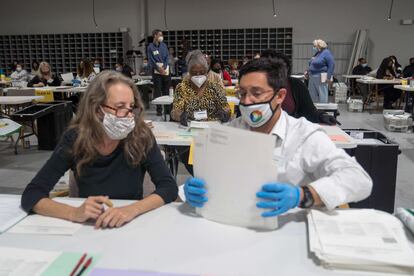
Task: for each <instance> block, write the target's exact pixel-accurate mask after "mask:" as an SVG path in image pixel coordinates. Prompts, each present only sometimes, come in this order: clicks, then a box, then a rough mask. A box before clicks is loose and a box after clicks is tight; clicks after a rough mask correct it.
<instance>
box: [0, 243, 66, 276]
mask: <svg viewBox="0 0 414 276" xmlns="http://www.w3.org/2000/svg"><path fill="white" fill-rule="evenodd" d="M60 254H61V252H55V251H40V250H29V249H18V248H13V247H0V275H2V276H3V275H4V276H6V275H7V276H26V275H27V276H33V275H41V274H42V273H43V272H44V271H45V270H46V269H47V268H48V267H49V265H50V264H52V263H53V262H54V261H55V260H56V259H57V258H58V257H59V255H60Z"/></svg>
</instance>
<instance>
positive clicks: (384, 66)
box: [377, 57, 395, 79]
mask: <svg viewBox="0 0 414 276" xmlns="http://www.w3.org/2000/svg"><path fill="white" fill-rule="evenodd" d="M390 62H392V58H391V57H386V58H384V59H383V60H382V62H381V65H380V66H379V67H378V70H377V78H379V79H382V78H383V77H384V76H385V75H386V71H387V69H388V71H389V72H390V73H391V74H393V75H394V77H395V73H394V70H393V68H392V66H390V65H389V64H390Z"/></svg>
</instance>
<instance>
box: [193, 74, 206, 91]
mask: <svg viewBox="0 0 414 276" xmlns="http://www.w3.org/2000/svg"><path fill="white" fill-rule="evenodd" d="M206 80H207V77H206V76H205V75H201V76H192V77H191V81H192V82H193V83H194V84H195V85H196V86H197V87H198V88H200V87H201V86H203V84H204V83H205V82H206Z"/></svg>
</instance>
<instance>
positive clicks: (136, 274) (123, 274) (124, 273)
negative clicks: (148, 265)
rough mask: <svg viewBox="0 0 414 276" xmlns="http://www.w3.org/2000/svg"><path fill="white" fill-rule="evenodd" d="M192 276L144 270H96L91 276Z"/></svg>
mask: <svg viewBox="0 0 414 276" xmlns="http://www.w3.org/2000/svg"><path fill="white" fill-rule="evenodd" d="M115 275H116V276H191V275H190V274H177V273H164V272H155V271H143V270H124V269H106V268H94V269H93V270H92V271H91V273H89V276H115Z"/></svg>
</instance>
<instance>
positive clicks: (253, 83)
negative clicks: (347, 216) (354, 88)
mask: <svg viewBox="0 0 414 276" xmlns="http://www.w3.org/2000/svg"><path fill="white" fill-rule="evenodd" d="M286 74H287V73H286V67H285V66H284V64H282V63H280V62H278V61H275V60H272V59H268V58H260V59H255V60H252V61H250V62H248V63H247V64H246V65H244V66H243V67H242V68H241V69H240V76H239V85H240V89H239V91H238V96H239V99H240V111H241V114H242V116H241V117H239V118H237V119H235V120H234V121H232V122H231V123H230V125H232V126H234V127H238V128H243V129H248V130H251V131H257V132H262V133H268V134H270V135H274V136H275V149H274V160H275V161H276V163H277V164H278V167H277V168H278V179H277V181H276V182H274V183H270V184H265V185H263V187H262V189H261V191H258V193H257V194H256V196H257V197H258V198H260V199H263V201H259V202H258V203H257V207H258V208H263V209H264V210H265V211H264V212H263V213H262V216H264V217H269V216H277V215H280V214H282V213H284V212H286V211H288V210H289V209H292V208H296V207H302V208H311V207H314V206H315V207H316V206H319V207H322V206H325V207H326V208H327V209H329V210H332V209H334V208H335V207H337V206H339V205H342V204H345V203H348V202H356V201H360V200H362V199H365V198H366V197H368V196H369V195H370V193H371V189H372V180H371V178H370V177H369V175H368V174H367V173H366V172H365V171H364V169H363V168H362V167H361V166H360V165H359V164H358V163H357V162H356V160H355V159H353V158H351V157H350V156H349V155H347V154H346V153H345V152H344V151H343V150H342V149H338V148H336V146H335V145H334V143H333V142H332V141H331V140H330V139H329V137H328V136H327V135H326V134H325V132H324V131H323V130H322V128H321V127H320V126H318V125H316V124H312V123H310V122H309V121H307V120H306V119H305V118H300V119H295V118H293V117H291V116H289V115H288V114H287V113H286V112H284V111H283V110H282V109H281V105H282V102H283V101H284V99H285V97H286V93H287V91H286V89H285V88H286V79H287V77H286ZM184 190H185V194H186V201H187V202H188V203H189V204H190V205H192V206H195V207H202V206H203V205H204V203H205V202H206V201H207V200H208V198H207V197H206V196H205V193H206V189H205V187H204V182H203V181H202V180H201V179H196V178H189V179H188V180H187V182H186V184H185V186H184Z"/></svg>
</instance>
